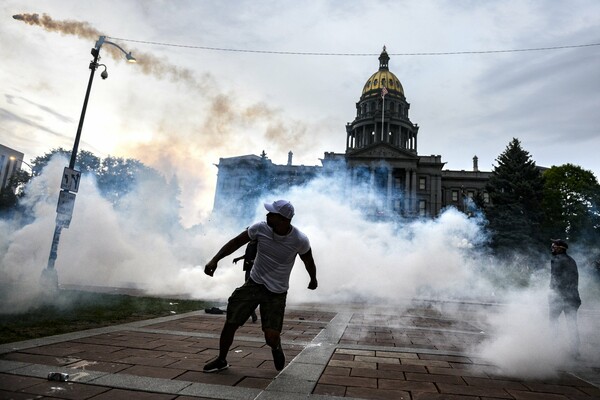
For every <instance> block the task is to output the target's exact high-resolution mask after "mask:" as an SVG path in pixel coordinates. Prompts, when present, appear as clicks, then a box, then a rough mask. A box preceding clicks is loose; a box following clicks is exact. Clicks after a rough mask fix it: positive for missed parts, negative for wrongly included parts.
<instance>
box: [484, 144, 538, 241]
mask: <svg viewBox="0 0 600 400" xmlns="http://www.w3.org/2000/svg"><path fill="white" fill-rule="evenodd" d="M496 161H497V162H498V165H497V166H495V167H494V170H493V171H492V175H491V177H490V180H489V182H488V184H487V188H486V189H487V191H488V193H489V195H490V202H491V205H490V206H489V207H488V208H487V212H486V216H487V218H488V221H489V229H490V231H491V234H492V240H491V243H492V247H493V248H494V249H495V250H496V251H497V252H500V253H502V252H504V251H515V250H527V249H529V248H539V247H540V246H543V245H544V243H545V240H546V239H547V238H545V237H544V235H543V232H542V222H543V216H544V214H543V212H542V208H541V204H542V198H543V190H544V182H543V178H542V174H541V172H540V170H539V169H538V168H537V167H536V165H535V162H534V161H533V160H532V159H531V157H530V156H529V153H528V152H527V151H525V150H524V149H523V148H522V147H521V142H520V141H519V140H518V139H516V138H513V140H512V141H511V142H510V143H509V144H508V146H507V147H506V150H505V151H504V152H503V153H502V154H500V156H499V157H498V158H497V159H496Z"/></svg>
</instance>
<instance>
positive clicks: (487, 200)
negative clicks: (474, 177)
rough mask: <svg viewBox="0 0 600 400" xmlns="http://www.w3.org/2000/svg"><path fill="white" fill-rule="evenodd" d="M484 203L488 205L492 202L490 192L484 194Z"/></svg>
mask: <svg viewBox="0 0 600 400" xmlns="http://www.w3.org/2000/svg"><path fill="white" fill-rule="evenodd" d="M483 202H484V203H485V204H488V203H489V202H490V194H489V193H488V192H483Z"/></svg>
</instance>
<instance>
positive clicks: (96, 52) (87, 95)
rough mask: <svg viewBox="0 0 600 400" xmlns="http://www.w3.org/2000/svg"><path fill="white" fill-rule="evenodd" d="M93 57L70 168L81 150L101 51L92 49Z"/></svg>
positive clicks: (73, 166)
mask: <svg viewBox="0 0 600 400" xmlns="http://www.w3.org/2000/svg"><path fill="white" fill-rule="evenodd" d="M92 55H93V56H94V61H92V62H91V63H90V70H91V71H90V80H89V81H88V86H87V90H86V92H85V98H84V100H83V108H82V109H81V116H80V117H79V126H78V127H77V134H76V135H75V143H73V151H72V152H71V161H70V162H69V168H70V169H73V168H75V158H76V157H77V150H78V149H79V139H81V130H82V129H83V120H84V119H85V111H86V110H87V105H88V100H89V98H90V92H91V90H92V82H94V73H95V72H96V68H98V57H99V55H100V49H97V48H95V47H94V48H92Z"/></svg>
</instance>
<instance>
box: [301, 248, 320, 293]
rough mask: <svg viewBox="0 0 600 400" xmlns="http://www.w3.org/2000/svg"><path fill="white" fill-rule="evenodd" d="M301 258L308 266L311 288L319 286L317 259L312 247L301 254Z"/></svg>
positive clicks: (305, 265)
mask: <svg viewBox="0 0 600 400" xmlns="http://www.w3.org/2000/svg"><path fill="white" fill-rule="evenodd" d="M300 259H301V260H302V262H303V263H304V267H305V268H306V272H308V276H310V282H309V284H308V288H309V289H310V290H315V289H316V288H317V286H319V283H318V282H317V266H316V265H315V260H314V259H313V255H312V249H309V250H308V251H307V252H306V253H304V254H300Z"/></svg>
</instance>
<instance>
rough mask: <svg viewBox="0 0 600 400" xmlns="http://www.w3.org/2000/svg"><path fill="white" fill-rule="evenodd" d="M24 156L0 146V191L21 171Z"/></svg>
mask: <svg viewBox="0 0 600 400" xmlns="http://www.w3.org/2000/svg"><path fill="white" fill-rule="evenodd" d="M24 156H25V154H23V153H21V152H20V151H17V150H14V149H11V148H10V147H7V146H4V145H2V144H0V189H4V188H5V187H6V186H7V185H8V184H9V182H10V178H11V177H12V176H13V175H14V174H15V173H16V172H17V171H18V170H20V169H21V163H22V162H23V157H24Z"/></svg>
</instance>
